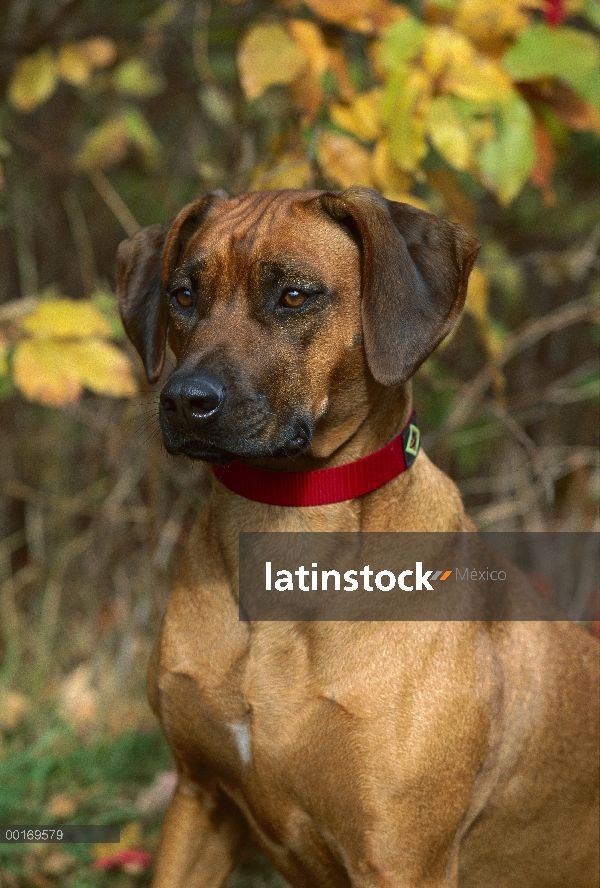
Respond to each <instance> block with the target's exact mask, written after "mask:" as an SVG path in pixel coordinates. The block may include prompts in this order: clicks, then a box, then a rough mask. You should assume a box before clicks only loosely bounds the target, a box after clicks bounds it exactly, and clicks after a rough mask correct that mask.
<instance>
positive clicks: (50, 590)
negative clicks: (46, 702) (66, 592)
mask: <svg viewBox="0 0 600 888" xmlns="http://www.w3.org/2000/svg"><path fill="white" fill-rule="evenodd" d="M92 536H93V534H92V528H88V529H87V530H86V531H84V532H83V533H81V534H79V536H76V537H75V538H74V539H72V540H69V542H68V543H67V544H66V545H65V546H64V547H63V548H62V549H61V551H60V553H59V555H58V557H57V559H56V561H55V562H54V564H53V566H52V570H51V572H50V576H49V577H48V582H47V583H46V588H45V590H44V597H43V599H42V610H41V613H40V621H39V632H38V648H37V657H36V665H35V669H34V674H35V676H36V680H38V681H39V680H40V677H41V676H42V673H44V672H45V671H46V669H47V666H48V662H49V659H50V654H51V653H52V645H53V643H54V636H55V635H56V627H57V624H58V612H59V610H60V600H61V597H62V588H63V581H64V576H65V573H66V570H67V568H68V566H69V564H70V563H71V561H73V560H74V559H75V558H77V556H78V555H81V553H82V552H84V551H85V550H86V549H87V548H88V546H89V545H90V543H91V541H92Z"/></svg>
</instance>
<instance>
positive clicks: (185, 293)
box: [171, 287, 194, 308]
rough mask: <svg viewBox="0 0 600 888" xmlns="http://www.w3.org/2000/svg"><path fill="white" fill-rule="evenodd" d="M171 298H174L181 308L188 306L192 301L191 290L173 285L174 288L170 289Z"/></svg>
mask: <svg viewBox="0 0 600 888" xmlns="http://www.w3.org/2000/svg"><path fill="white" fill-rule="evenodd" d="M171 299H175V301H176V302H177V304H178V305H180V306H181V307H182V308H189V307H190V306H191V305H192V303H193V301H194V297H193V295H192V291H191V290H188V288H187V287H175V289H174V290H171Z"/></svg>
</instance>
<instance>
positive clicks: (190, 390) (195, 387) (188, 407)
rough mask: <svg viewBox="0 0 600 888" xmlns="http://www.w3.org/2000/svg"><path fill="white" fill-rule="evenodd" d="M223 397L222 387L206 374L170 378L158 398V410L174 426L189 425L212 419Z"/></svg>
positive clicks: (223, 388)
mask: <svg viewBox="0 0 600 888" xmlns="http://www.w3.org/2000/svg"><path fill="white" fill-rule="evenodd" d="M224 398H225V386H224V385H223V383H222V382H221V381H220V380H219V379H217V378H216V377H214V376H212V375H210V374H208V373H197V374H195V375H193V376H188V375H186V376H177V375H175V376H172V377H171V378H170V379H168V380H167V382H166V384H165V387H164V389H163V390H162V392H161V395H160V408H161V411H162V412H163V414H164V415H165V417H166V418H168V419H169V421H170V422H171V423H173V424H174V425H187V426H193V425H194V424H196V423H198V422H202V421H203V420H205V419H209V418H210V417H212V416H214V415H215V413H217V412H218V411H219V409H220V407H221V404H222V403H223V400H224Z"/></svg>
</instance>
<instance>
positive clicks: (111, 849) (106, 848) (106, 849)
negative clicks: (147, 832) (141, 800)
mask: <svg viewBox="0 0 600 888" xmlns="http://www.w3.org/2000/svg"><path fill="white" fill-rule="evenodd" d="M141 841H142V827H141V825H140V824H139V823H127V824H126V825H125V826H123V827H121V840H120V842H119V844H118V846H115V844H114V843H112V844H111V843H109V842H98V843H97V844H95V845H92V855H93V857H94V859H95V860H100V858H101V857H109V856H110V855H111V854H114V853H115V851H116V850H117V849H118V848H120V849H121V850H123V849H124V848H136V847H137V846H138V845H139V844H140V843H141Z"/></svg>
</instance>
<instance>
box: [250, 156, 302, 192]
mask: <svg viewBox="0 0 600 888" xmlns="http://www.w3.org/2000/svg"><path fill="white" fill-rule="evenodd" d="M311 178H312V167H311V165H310V162H309V161H308V160H307V159H306V158H305V157H298V156H297V155H295V154H283V155H281V157H279V158H278V159H277V165H276V166H274V167H271V168H270V169H264V168H262V169H261V168H260V167H259V168H258V169H256V170H255V171H254V175H253V177H252V187H253V188H257V189H280V188H281V189H284V188H307V187H308V186H309V184H310V181H311Z"/></svg>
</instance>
